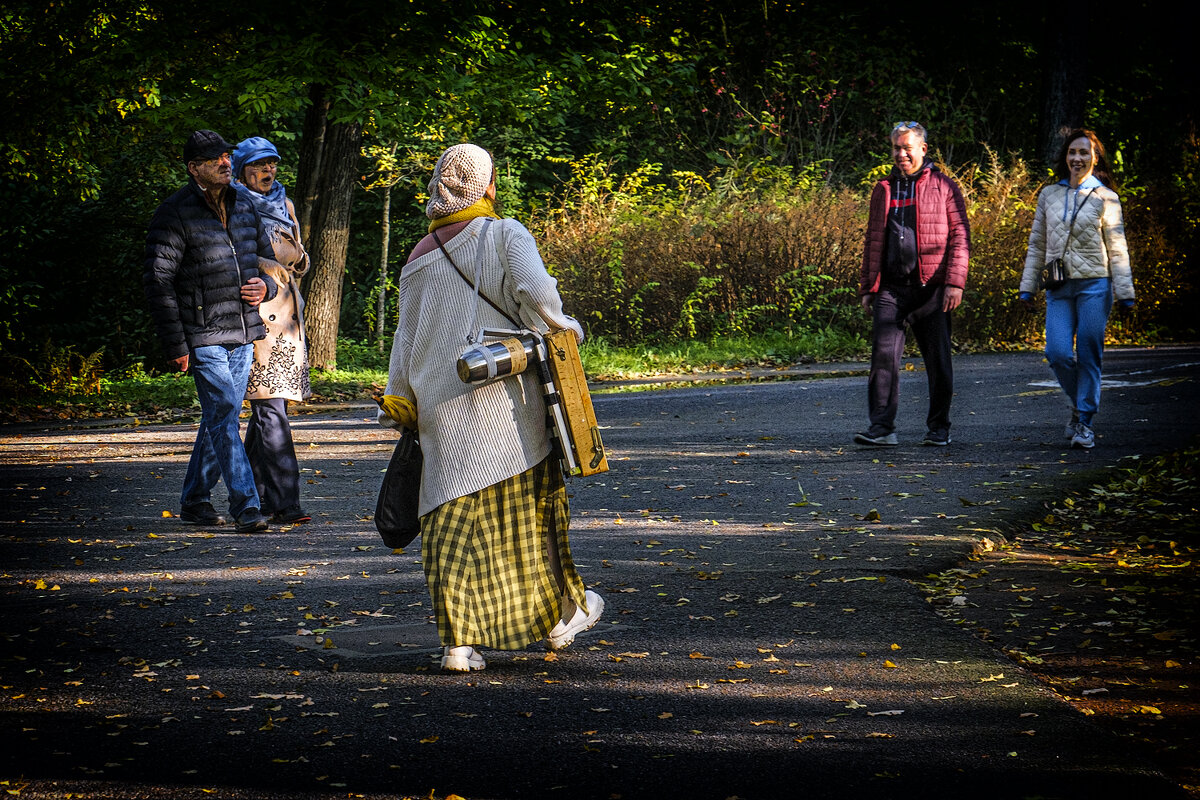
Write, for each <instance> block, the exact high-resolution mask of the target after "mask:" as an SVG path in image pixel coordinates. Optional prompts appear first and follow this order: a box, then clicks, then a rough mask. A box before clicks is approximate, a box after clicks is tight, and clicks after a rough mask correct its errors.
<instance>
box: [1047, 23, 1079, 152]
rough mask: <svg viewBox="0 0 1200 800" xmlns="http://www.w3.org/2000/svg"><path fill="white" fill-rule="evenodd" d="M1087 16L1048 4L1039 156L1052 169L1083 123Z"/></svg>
mask: <svg viewBox="0 0 1200 800" xmlns="http://www.w3.org/2000/svg"><path fill="white" fill-rule="evenodd" d="M1068 14H1069V15H1070V19H1069V20H1068ZM1087 16H1088V15H1087V14H1086V13H1083V14H1080V13H1079V11H1078V10H1077V9H1074V8H1068V7H1066V6H1062V5H1061V4H1060V5H1055V4H1051V5H1050V6H1048V7H1047V12H1046V22H1047V25H1048V33H1049V35H1048V36H1047V40H1048V42H1049V46H1050V48H1051V50H1050V53H1049V54H1048V63H1047V66H1046V106H1045V109H1044V111H1043V114H1042V156H1043V157H1044V158H1045V160H1046V164H1047V165H1048V166H1049V167H1050V168H1051V169H1053V168H1054V165H1055V162H1056V161H1057V160H1058V154H1059V151H1060V150H1061V149H1062V145H1063V140H1064V139H1066V138H1067V134H1068V133H1070V132H1071V131H1072V130H1073V129H1075V128H1081V127H1083V124H1084V111H1085V109H1086V104H1087V72H1088V69H1087V57H1088V55H1087V54H1088V44H1087V42H1088V35H1089V34H1088V24H1087Z"/></svg>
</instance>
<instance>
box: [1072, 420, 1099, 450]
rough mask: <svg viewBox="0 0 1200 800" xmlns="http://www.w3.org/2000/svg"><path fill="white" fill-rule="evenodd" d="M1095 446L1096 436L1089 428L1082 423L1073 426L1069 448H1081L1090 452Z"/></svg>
mask: <svg viewBox="0 0 1200 800" xmlns="http://www.w3.org/2000/svg"><path fill="white" fill-rule="evenodd" d="M1095 446H1096V434H1095V433H1094V432H1093V431H1092V429H1091V427H1089V426H1087V425H1084V424H1083V423H1082V422H1081V423H1079V424H1078V425H1076V426H1075V435H1074V436H1072V437H1071V447H1082V448H1083V449H1084V450H1091V449H1092V448H1093V447H1095Z"/></svg>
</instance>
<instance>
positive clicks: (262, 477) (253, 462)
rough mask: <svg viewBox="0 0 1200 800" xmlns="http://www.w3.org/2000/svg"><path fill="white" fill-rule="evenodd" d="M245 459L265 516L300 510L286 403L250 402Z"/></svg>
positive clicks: (297, 468) (297, 471) (276, 400)
mask: <svg viewBox="0 0 1200 800" xmlns="http://www.w3.org/2000/svg"><path fill="white" fill-rule="evenodd" d="M246 455H248V456H249V457H250V469H252V470H253V471H254V482H255V484H257V485H258V496H259V498H260V499H261V500H262V509H261V510H262V513H263V514H267V515H270V514H274V513H275V512H277V511H288V510H291V509H296V508H299V506H300V463H299V462H298V461H297V460H296V446H295V445H294V444H293V443H292V426H291V425H289V424H288V418H287V400H285V399H283V398H282V397H273V398H271V399H269V400H251V401H250V422H249V423H248V424H247V425H246Z"/></svg>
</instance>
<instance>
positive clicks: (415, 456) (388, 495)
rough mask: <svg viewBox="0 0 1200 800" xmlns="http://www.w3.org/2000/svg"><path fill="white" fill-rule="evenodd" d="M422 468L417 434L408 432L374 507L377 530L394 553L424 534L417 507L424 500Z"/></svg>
mask: <svg viewBox="0 0 1200 800" xmlns="http://www.w3.org/2000/svg"><path fill="white" fill-rule="evenodd" d="M422 466H423V459H422V456H421V443H420V442H419V441H418V440H417V432H416V431H413V430H409V429H407V428H406V429H405V430H404V433H403V434H402V435H401V436H400V441H399V442H397V443H396V449H395V450H394V451H393V452H392V460H391V461H389V462H388V465H387V471H386V472H385V473H384V475H383V485H381V486H380V487H379V500H378V501H376V503H375V528H376V530H378V531H379V535H380V536H381V537H383V543H384V544H385V545H386V546H388V547H390V548H392V549H393V550H394V549H396V548H397V547H404V546H405V545H407V544H408V543H409V542H411V541H412V540H413V539H415V538H417V534H419V533H420V532H421V523H420V520H419V519H418V517H417V504H418V503H419V501H420V497H421V469H422Z"/></svg>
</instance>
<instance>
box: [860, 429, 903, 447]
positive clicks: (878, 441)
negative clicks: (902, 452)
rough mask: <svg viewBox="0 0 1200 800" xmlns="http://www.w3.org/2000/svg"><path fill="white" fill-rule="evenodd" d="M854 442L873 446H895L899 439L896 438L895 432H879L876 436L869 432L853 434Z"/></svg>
mask: <svg viewBox="0 0 1200 800" xmlns="http://www.w3.org/2000/svg"><path fill="white" fill-rule="evenodd" d="M854 443H855V444H869V445H871V446H873V447H895V446H896V445H898V444H900V440H899V439H897V438H896V432H895V431H892V432H891V433H881V434H879V435H878V436H872V435H871V434H870V433H856V434H854Z"/></svg>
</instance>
